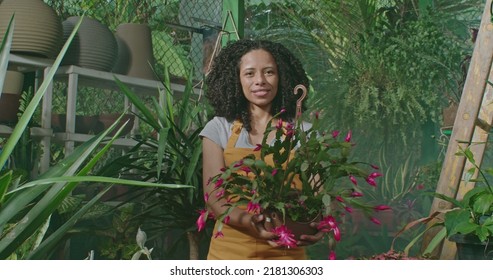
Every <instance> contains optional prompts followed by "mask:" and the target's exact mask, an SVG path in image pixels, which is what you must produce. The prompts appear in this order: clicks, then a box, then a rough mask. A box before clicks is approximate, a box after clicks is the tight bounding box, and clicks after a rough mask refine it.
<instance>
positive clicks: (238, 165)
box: [233, 160, 243, 167]
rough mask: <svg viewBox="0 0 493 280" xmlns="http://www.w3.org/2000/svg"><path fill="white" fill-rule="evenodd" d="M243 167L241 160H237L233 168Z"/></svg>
mask: <svg viewBox="0 0 493 280" xmlns="http://www.w3.org/2000/svg"><path fill="white" fill-rule="evenodd" d="M242 165H243V160H239V161H238V162H236V163H235V164H234V165H233V167H240V166H242Z"/></svg>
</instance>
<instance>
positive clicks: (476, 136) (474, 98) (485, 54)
mask: <svg viewBox="0 0 493 280" xmlns="http://www.w3.org/2000/svg"><path fill="white" fill-rule="evenodd" d="M491 5H492V0H487V1H486V4H485V8H484V11H483V15H482V18H481V25H480V28H479V33H478V36H477V38H476V43H475V46H474V51H473V54H472V58H471V62H470V65H469V69H468V72H467V77H466V81H465V84H464V88H463V91H462V95H461V99H460V103H459V107H458V110H457V115H456V118H455V122H454V126H453V130H452V135H451V136H450V141H449V143H448V147H447V152H446V154H445V159H444V162H443V166H442V170H441V173H440V179H439V181H438V185H437V189H436V191H437V192H438V193H441V194H444V195H447V196H450V197H455V198H456V199H459V200H460V199H462V198H463V196H464V194H465V193H466V192H467V191H468V190H470V189H471V188H473V187H474V183H472V182H470V183H467V184H466V183H465V182H464V180H462V178H463V176H464V175H465V173H466V172H467V170H468V169H469V168H471V167H472V166H471V165H470V163H469V162H467V161H466V160H465V158H464V157H462V156H457V155H455V153H456V152H457V151H459V148H460V147H463V148H465V147H466V146H467V145H468V144H469V143H480V144H475V145H473V146H471V148H470V149H471V151H472V152H473V154H474V158H475V161H476V163H477V164H478V165H479V166H480V165H481V162H482V159H483V154H484V151H485V149H486V141H487V140H488V133H489V132H490V129H491V126H492V123H493V87H492V86H491V85H490V84H489V83H488V81H493V72H492V69H491V64H492V60H493V23H492V20H493V11H492V6H491ZM475 176H476V175H475ZM451 207H452V205H451V204H450V203H448V202H446V201H444V200H441V199H438V198H435V199H434V200H433V204H432V206H431V211H430V212H431V213H435V212H437V211H443V210H447V209H450V208H451ZM437 221H438V220H437V219H436V220H435V221H432V223H434V222H437ZM439 230H440V229H439V228H438V227H435V228H433V229H430V230H429V231H428V232H427V233H426V234H425V235H424V239H423V245H422V248H426V246H427V245H428V244H429V243H430V241H431V240H432V238H433V237H434V236H435V235H436V234H437V232H438V231H439ZM439 247H440V248H437V249H436V250H435V251H434V252H433V256H434V257H438V258H439V259H455V254H456V251H457V249H456V246H455V243H453V242H450V241H448V240H445V241H444V242H443V243H442V244H441V246H439Z"/></svg>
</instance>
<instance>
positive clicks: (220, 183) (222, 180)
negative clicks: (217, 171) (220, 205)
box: [214, 178, 224, 189]
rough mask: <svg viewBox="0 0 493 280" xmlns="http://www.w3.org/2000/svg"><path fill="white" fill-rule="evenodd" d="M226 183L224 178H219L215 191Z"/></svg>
mask: <svg viewBox="0 0 493 280" xmlns="http://www.w3.org/2000/svg"><path fill="white" fill-rule="evenodd" d="M223 183H224V179H223V178H219V179H218V180H217V181H216V183H215V184H214V189H217V188H219V187H220V186H221V185H222V184H223Z"/></svg>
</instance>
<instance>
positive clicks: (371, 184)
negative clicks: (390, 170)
mask: <svg viewBox="0 0 493 280" xmlns="http://www.w3.org/2000/svg"><path fill="white" fill-rule="evenodd" d="M365 180H366V182H367V183H368V185H370V186H374V187H376V186H377V182H375V179H374V178H371V177H366V179H365Z"/></svg>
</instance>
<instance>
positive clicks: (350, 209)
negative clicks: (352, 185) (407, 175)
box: [344, 206, 353, 213]
mask: <svg viewBox="0 0 493 280" xmlns="http://www.w3.org/2000/svg"><path fill="white" fill-rule="evenodd" d="M344 209H345V210H346V212H348V213H353V208H351V207H349V206H346V207H344Z"/></svg>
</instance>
